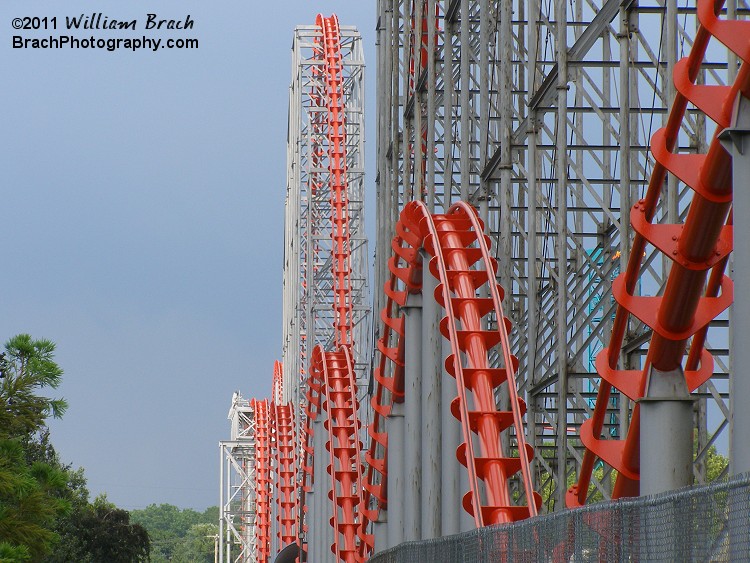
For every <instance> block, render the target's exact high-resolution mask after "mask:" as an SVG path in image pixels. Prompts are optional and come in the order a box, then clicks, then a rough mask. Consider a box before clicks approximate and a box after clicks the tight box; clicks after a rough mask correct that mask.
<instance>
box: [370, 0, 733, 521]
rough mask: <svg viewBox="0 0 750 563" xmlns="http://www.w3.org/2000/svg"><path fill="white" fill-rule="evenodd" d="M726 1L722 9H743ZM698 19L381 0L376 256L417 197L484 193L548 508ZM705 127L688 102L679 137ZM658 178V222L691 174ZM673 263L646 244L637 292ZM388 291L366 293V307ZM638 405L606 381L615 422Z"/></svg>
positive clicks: (576, 459) (661, 9)
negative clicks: (635, 209)
mask: <svg viewBox="0 0 750 563" xmlns="http://www.w3.org/2000/svg"><path fill="white" fill-rule="evenodd" d="M731 4H732V5H731V6H729V7H728V8H727V9H728V11H729V13H730V15H731V16H732V17H735V16H736V14H742V13H743V12H744V11H745V10H746V9H747V6H746V4H745V3H744V2H742V1H740V2H738V3H737V4H735V3H733V2H732V3H731ZM697 26H698V23H697V19H696V14H695V3H694V2H692V1H690V2H687V3H686V2H681V1H680V2H678V1H677V0H665V1H662V2H660V1H658V0H653V1H650V2H645V1H641V2H638V1H628V0H591V1H584V0H569V1H565V0H549V1H541V0H513V1H504V0H492V1H491V0H450V1H447V0H446V1H442V0H399V1H386V0H381V1H380V2H379V3H378V24H377V31H378V38H377V44H378V71H377V77H378V103H377V108H378V117H377V122H378V129H377V138H378V142H377V177H376V185H377V201H378V208H377V232H376V234H377V241H376V245H377V251H376V254H377V256H380V257H382V256H388V255H389V254H390V245H391V238H392V237H393V234H394V232H395V231H394V227H395V224H396V221H397V218H398V214H399V212H400V210H401V209H402V208H403V207H404V205H405V204H406V203H407V202H408V201H410V200H412V199H419V200H423V201H424V202H425V203H426V204H427V207H428V208H429V209H430V210H431V211H435V212H443V213H444V212H446V211H447V210H448V208H449V207H450V205H451V203H453V202H455V201H456V200H457V199H459V198H460V199H464V200H466V201H469V202H470V203H472V204H473V205H474V206H475V207H476V208H478V209H479V213H480V216H481V218H482V219H483V221H484V222H485V224H486V225H487V227H488V228H489V230H490V231H491V238H492V243H493V249H494V251H495V252H496V258H497V259H498V263H499V264H500V266H499V269H498V272H497V277H498V281H499V283H500V284H501V285H502V286H503V287H505V288H506V290H507V294H506V307H505V310H506V314H507V315H508V316H509V317H510V318H511V319H512V321H513V323H514V325H515V326H514V328H513V330H512V332H511V339H512V341H511V349H512V350H513V352H514V353H515V354H517V355H518V359H519V369H518V374H517V382H518V386H519V389H520V391H521V392H522V393H523V394H524V395H525V398H526V402H527V405H528V414H527V424H528V426H529V442H530V443H532V444H533V446H534V448H535V468H534V478H535V488H536V489H537V490H540V491H542V492H543V493H544V496H545V497H546V499H547V505H546V510H548V511H552V510H560V509H562V508H563V507H564V506H565V493H566V489H567V488H568V486H569V485H570V484H571V483H572V482H573V480H574V476H575V474H576V473H577V471H578V469H579V467H580V464H581V463H582V459H583V447H582V445H581V442H580V439H579V438H578V436H579V429H580V425H581V423H582V422H583V420H584V419H586V418H589V417H590V416H591V415H592V411H593V406H594V400H595V396H596V394H597V392H598V388H599V378H598V376H597V374H596V372H595V369H594V358H595V356H596V354H597V353H598V352H599V351H600V350H601V349H602V348H603V346H604V345H605V344H606V341H607V339H608V337H609V334H610V333H611V329H612V322H613V317H614V311H615V308H616V303H615V300H614V298H613V296H612V281H613V280H614V279H615V277H616V276H617V274H618V273H619V272H620V268H621V264H622V265H623V268H624V265H625V264H626V263H627V261H628V259H629V256H630V253H631V247H632V240H633V236H634V233H633V231H632V227H631V226H630V223H629V220H628V218H629V213H628V210H629V209H630V208H631V207H632V205H633V204H635V203H636V202H637V201H638V200H639V199H640V198H641V197H642V196H643V195H644V192H645V187H646V183H647V180H648V177H649V175H650V173H651V171H652V169H653V166H654V163H653V160H652V158H651V156H650V154H649V152H648V144H649V141H650V138H651V135H652V134H653V133H655V132H656V130H657V129H659V127H661V126H663V124H664V122H665V120H666V117H667V112H668V110H669V107H670V104H671V103H672V101H673V100H674V99H675V92H676V91H675V87H674V85H673V82H672V80H671V78H670V77H671V76H672V71H673V69H674V66H675V64H676V62H677V61H678V60H679V58H681V57H682V56H683V55H686V54H687V52H688V51H689V50H690V48H691V45H692V43H693V39H692V37H693V36H694V34H695V30H696V28H697ZM727 61H729V65H728V64H727ZM736 61H737V58H736V56H735V55H734V54H733V53H729V54H727V50H725V49H723V48H720V47H713V50H711V51H709V53H708V57H707V61H706V62H704V64H703V65H702V66H701V68H700V71H699V72H698V83H704V84H726V83H730V82H731V81H732V79H733V76H734V69H736ZM709 128H710V129H709ZM712 132H713V124H712V123H710V120H708V123H707V120H706V117H705V115H704V114H703V113H702V112H700V111H697V110H695V109H694V108H692V107H691V108H689V109H688V111H687V112H686V114H685V118H684V120H683V122H682V124H681V126H680V129H679V132H678V134H677V139H678V143H677V149H676V150H678V151H680V152H685V153H702V152H705V151H706V149H707V147H708V140H710V137H709V135H710V134H711V133H712ZM664 193H665V196H664V197H663V198H662V199H661V200H660V202H659V205H658V206H657V208H656V210H655V219H654V222H655V223H657V222H658V223H681V222H683V221H684V219H685V217H686V215H687V211H688V208H689V203H690V200H691V196H690V195H689V194H690V193H691V191H690V189H689V188H688V187H686V186H685V185H684V184H683V183H682V182H680V181H679V180H678V179H677V177H676V176H673V175H671V174H670V175H668V177H667V180H666V186H665V190H664ZM623 210H624V211H623ZM669 268H670V261H669V260H668V259H666V258H665V257H664V255H663V254H662V253H661V252H660V251H658V250H657V249H655V248H654V247H653V246H647V247H646V248H645V256H644V257H643V268H642V271H641V277H640V281H639V283H638V287H637V288H636V292H637V293H641V292H642V293H643V294H648V295H659V294H661V292H662V291H663V288H664V285H665V281H666V277H667V274H668V272H669ZM375 274H376V287H378V288H380V287H382V286H383V284H384V283H385V282H386V281H387V280H388V278H389V272H388V267H387V264H386V261H385V260H383V259H382V258H381V259H380V260H378V261H377V262H376V270H375ZM384 305H385V295H384V294H383V293H382V292H380V291H379V292H376V303H375V306H376V310H381V309H382V308H383V307H384ZM492 322H493V321H490V324H492ZM494 322H496V320H495V321H494ZM651 332H652V331H651V329H650V328H649V327H648V326H646V325H645V324H644V323H642V322H641V321H639V320H638V319H635V318H631V319H629V321H628V326H627V330H626V335H627V336H626V339H625V346H624V347H623V351H622V354H621V357H620V366H621V369H642V368H643V365H644V361H645V355H646V351H647V345H648V342H649V340H650V338H651ZM728 332H729V318H728V315H727V314H726V313H724V314H723V315H721V316H719V317H718V318H717V319H716V320H715V321H713V322H712V324H711V330H710V331H709V333H708V339H707V341H706V348H707V349H708V350H709V351H710V352H711V354H712V355H713V357H714V360H715V364H714V377H713V378H712V379H710V380H708V381H707V382H706V383H705V384H703V385H702V386H701V387H700V388H699V389H698V390H697V393H696V396H697V397H698V398H699V400H698V401H696V407H695V412H694V424H695V428H696V434H697V453H696V457H695V465H694V475H695V480H696V482H703V481H704V480H705V478H706V473H705V459H706V456H707V455H708V451H709V448H710V446H711V445H713V444H716V443H717V442H720V441H722V440H725V439H726V435H727V427H728V424H729V423H728V419H729V408H728V381H727V380H728V374H729V371H730V369H729V368H730V363H729V362H730V359H729V350H728V339H729V336H728ZM435 353H436V354H441V352H440V351H439V350H436V351H435ZM498 361H499V358H498ZM632 407H633V404H632V402H631V401H629V400H627V398H626V397H624V396H622V395H620V394H619V393H617V392H615V393H613V394H612V396H611V398H610V404H609V409H608V410H607V413H606V417H605V424H604V431H605V432H606V433H608V434H609V436H610V437H611V438H619V437H621V436H624V434H625V431H626V429H627V427H628V421H629V418H630V415H631V412H632ZM592 483H593V488H592V494H595V493H598V495H600V496H601V497H602V498H609V497H610V496H611V491H612V489H611V487H612V482H611V480H610V472H609V469H608V468H604V469H603V470H601V471H598V472H595V473H594V475H593V476H592Z"/></svg>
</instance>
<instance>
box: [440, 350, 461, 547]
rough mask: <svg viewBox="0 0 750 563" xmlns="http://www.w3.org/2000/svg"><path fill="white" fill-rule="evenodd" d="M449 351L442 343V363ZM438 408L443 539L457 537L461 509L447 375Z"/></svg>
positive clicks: (452, 392)
mask: <svg viewBox="0 0 750 563" xmlns="http://www.w3.org/2000/svg"><path fill="white" fill-rule="evenodd" d="M450 353H451V351H450V343H449V342H448V341H447V340H443V352H442V354H441V360H442V359H444V358H446V357H447V356H448V355H449V354H450ZM440 395H441V406H440V426H441V428H440V439H441V446H440V447H441V454H440V455H441V458H442V464H441V465H442V474H441V481H442V487H441V491H442V499H441V501H442V509H441V510H440V517H441V529H442V535H443V536H449V535H452V534H457V533H459V532H460V531H461V530H460V524H459V522H460V514H459V513H461V512H463V509H462V508H460V507H461V491H460V489H459V473H460V472H461V471H462V470H463V468H462V467H461V466H460V464H459V463H458V460H457V459H456V448H458V445H459V444H460V443H461V425H460V424H459V422H458V421H457V420H456V419H455V418H454V417H453V414H452V413H451V409H450V406H451V401H452V400H453V399H454V397H455V396H456V381H455V380H454V379H453V378H452V377H451V376H450V375H448V374H447V373H445V372H443V377H442V380H441V384H440Z"/></svg>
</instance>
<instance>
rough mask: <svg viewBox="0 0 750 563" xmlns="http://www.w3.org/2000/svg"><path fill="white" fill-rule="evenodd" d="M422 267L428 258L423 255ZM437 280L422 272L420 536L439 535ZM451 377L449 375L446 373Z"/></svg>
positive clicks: (440, 351)
mask: <svg viewBox="0 0 750 563" xmlns="http://www.w3.org/2000/svg"><path fill="white" fill-rule="evenodd" d="M424 260H425V266H426V264H427V262H426V260H427V257H424ZM435 287H437V280H436V279H435V278H434V277H433V276H432V274H431V273H430V272H429V268H427V267H425V268H424V269H423V271H422V508H421V511H422V538H423V539H431V538H437V537H440V535H441V534H440V510H441V496H442V495H441V485H442V483H441V480H440V479H441V473H442V471H441V470H442V466H441V459H440V455H441V438H440V416H441V405H442V396H441V392H440V385H441V381H442V379H443V362H442V360H443V342H442V341H443V337H442V335H441V334H440V330H439V328H438V326H439V325H438V323H439V321H440V311H441V308H440V307H439V306H438V304H437V302H436V301H435V297H434V295H435ZM448 377H450V376H448Z"/></svg>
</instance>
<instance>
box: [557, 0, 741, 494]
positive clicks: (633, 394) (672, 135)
mask: <svg viewBox="0 0 750 563" xmlns="http://www.w3.org/2000/svg"><path fill="white" fill-rule="evenodd" d="M723 5H724V1H723V0H699V2H698V18H699V20H700V23H701V26H700V28H699V29H698V31H697V34H696V37H695V42H694V43H693V47H692V49H691V52H690V54H689V56H688V57H686V58H684V59H682V60H681V61H679V62H678V63H677V65H676V66H675V69H674V82H675V86H676V87H677V90H678V94H677V96H676V98H675V102H674V105H673V106H672V110H671V112H670V114H669V119H668V121H667V125H666V127H664V128H663V129H660V130H659V131H657V132H656V134H655V135H654V136H653V138H652V140H651V151H652V153H653V155H654V158H655V159H656V165H655V166H654V170H653V173H652V175H651V179H650V182H649V187H648V190H647V192H646V197H645V198H644V199H642V200H640V201H639V202H638V203H636V204H635V205H634V206H633V208H632V210H631V213H630V220H631V223H632V225H633V227H634V230H635V232H636V235H635V239H634V241H633V247H632V251H631V254H630V259H629V261H628V267H627V270H626V271H625V272H624V273H623V274H620V276H618V278H617V279H616V280H615V283H614V284H613V286H612V292H613V294H614V297H615V300H616V301H617V303H618V307H617V312H616V315H615V320H614V326H613V329H612V336H611V339H610V343H609V346H608V347H607V348H605V349H603V350H602V351H601V352H600V353H599V354H598V356H597V358H596V369H597V372H598V374H599V376H600V377H601V378H602V383H601V385H600V387H599V391H598V395H597V399H596V405H595V408H594V413H593V415H592V418H591V419H589V420H587V421H586V422H584V423H583V425H582V426H581V441H582V442H583V444H584V445H585V446H586V453H585V455H584V459H583V463H582V465H581V471H580V474H579V478H578V482H577V483H576V484H575V485H573V486H572V487H571V488H570V489H569V491H568V494H567V498H566V503H567V505H568V506H570V507H574V506H580V505H582V504H584V503H585V502H586V497H587V495H588V493H589V484H590V481H591V473H592V471H593V468H594V464H595V462H596V459H597V458H599V459H601V460H602V461H604V462H606V463H607V464H608V465H610V466H612V467H613V468H614V469H616V470H617V472H618V476H617V481H616V483H615V487H614V491H613V494H612V498H620V497H626V496H636V495H638V493H639V479H640V475H639V466H640V462H639V458H640V450H639V435H640V416H639V405H638V404H636V405H635V407H634V409H633V416H632V418H631V422H630V427H629V428H628V432H627V435H626V437H625V439H624V440H603V439H601V435H602V426H603V422H604V417H605V411H606V407H607V402H608V401H609V395H610V392H611V389H612V387H615V388H617V389H619V390H620V392H622V393H623V394H624V395H626V396H627V397H629V398H630V399H632V400H634V401H637V400H638V399H640V398H642V397H643V396H644V393H645V385H646V374H647V373H648V370H649V367H650V366H653V367H654V368H656V369H658V370H660V371H669V370H673V369H676V368H678V367H680V366H681V364H682V359H683V356H684V354H685V349H686V347H687V344H688V340H689V339H690V338H691V337H692V343H691V346H690V352H689V354H688V359H687V362H686V364H685V378H686V382H687V386H688V389H689V390H690V391H691V392H692V391H693V390H695V389H697V388H698V387H699V386H700V385H702V384H703V383H705V382H706V381H707V380H708V379H709V378H710V377H711V374H712V372H713V358H712V356H711V354H710V353H709V352H708V351H707V350H705V349H704V348H703V343H704V341H705V336H706V331H707V329H708V325H709V323H710V322H711V321H712V320H713V319H714V318H716V316H717V315H719V314H720V313H721V312H722V311H724V310H725V309H726V308H727V307H728V306H729V305H730V304H731V303H732V295H733V293H732V291H733V284H732V281H731V280H730V279H729V278H728V277H727V276H725V275H724V269H725V266H726V263H727V257H728V255H729V253H730V252H731V251H732V227H731V218H730V221H729V222H727V217H728V215H729V212H730V207H731V203H732V177H731V159H730V156H729V154H728V153H727V152H726V151H725V150H724V148H722V147H721V145H720V143H719V141H718V138H717V137H718V134H719V133H721V131H722V130H723V129H724V128H726V127H727V126H728V125H729V121H730V118H731V111H732V107H733V104H734V100H735V98H736V96H737V94H738V93H739V92H741V93H742V94H743V95H745V96H750V41H748V37H750V22H740V21H725V20H720V19H718V18H717V16H716V14H718V13H719V11H720V10H721V7H722V6H723ZM712 36H713V37H715V38H717V39H718V40H719V41H721V42H722V43H723V44H724V45H726V46H727V47H728V48H729V49H731V50H732V51H734V52H735V53H736V54H737V55H738V56H739V57H740V58H741V59H742V60H743V61H744V62H743V64H742V66H741V67H740V69H739V73H738V74H737V77H736V79H735V82H734V84H733V85H732V86H731V87H725V86H709V85H697V84H695V82H696V77H697V76H698V71H699V70H700V67H701V63H702V62H703V60H704V58H705V55H706V49H707V46H708V42H709V40H710V38H711V37H712ZM688 102H690V103H692V104H693V105H695V106H696V107H697V108H698V109H700V110H701V111H703V112H704V113H705V114H706V115H707V116H708V117H710V118H711V119H712V120H714V121H715V122H716V123H717V129H716V134H715V135H714V137H713V139H712V141H711V144H710V146H709V149H708V152H707V153H706V154H678V153H674V152H672V151H673V150H674V149H675V146H676V144H677V138H678V134H679V131H680V125H681V123H682V119H683V116H684V114H685V110H686V108H687V104H688ZM667 172H670V173H672V174H674V175H675V176H676V177H677V178H679V179H680V180H681V181H682V182H684V183H685V184H686V185H687V186H689V187H690V188H692V190H693V191H694V192H695V193H694V195H693V200H692V202H691V204H690V210H689V211H688V215H687V218H686V220H685V223H684V225H667V224H655V223H652V221H653V219H654V216H655V214H656V206H657V203H658V201H659V198H660V196H661V190H662V186H663V185H664V180H665V178H666V174H667ZM646 244H651V245H653V246H654V247H656V248H658V249H659V250H660V251H662V252H663V253H664V254H665V255H666V256H667V257H668V258H670V259H671V260H672V269H671V270H670V273H669V277H668V279H667V283H666V286H665V288H664V293H663V296H661V297H641V296H636V295H634V291H635V288H636V284H637V282H638V278H639V275H640V271H641V266H642V259H643V255H644V250H645V247H646ZM709 273H710V275H709ZM707 278H708V283H706V280H707ZM704 287H705V290H704ZM631 315H633V316H635V317H637V318H638V319H640V320H641V321H643V322H644V323H646V324H647V325H648V326H649V327H651V328H652V329H653V336H652V339H651V344H650V346H649V350H648V354H647V356H646V361H645V367H644V369H643V370H620V369H618V367H617V364H618V360H619V356H620V351H621V350H622V346H623V340H624V337H625V332H626V328H627V325H628V319H629V317H630V316H631Z"/></svg>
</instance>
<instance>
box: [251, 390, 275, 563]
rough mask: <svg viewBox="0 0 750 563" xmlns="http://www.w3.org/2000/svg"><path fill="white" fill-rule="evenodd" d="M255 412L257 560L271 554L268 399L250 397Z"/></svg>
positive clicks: (265, 558) (266, 559)
mask: <svg viewBox="0 0 750 563" xmlns="http://www.w3.org/2000/svg"><path fill="white" fill-rule="evenodd" d="M251 406H252V408H253V412H254V413H255V451H256V458H255V472H256V477H255V478H256V487H257V489H256V498H255V502H256V520H255V538H256V543H257V550H258V552H257V558H258V561H268V558H269V557H270V556H271V425H270V422H271V421H270V420H269V418H270V412H269V411H270V408H269V404H268V400H267V399H264V400H262V401H259V400H257V399H252V401H251Z"/></svg>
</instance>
